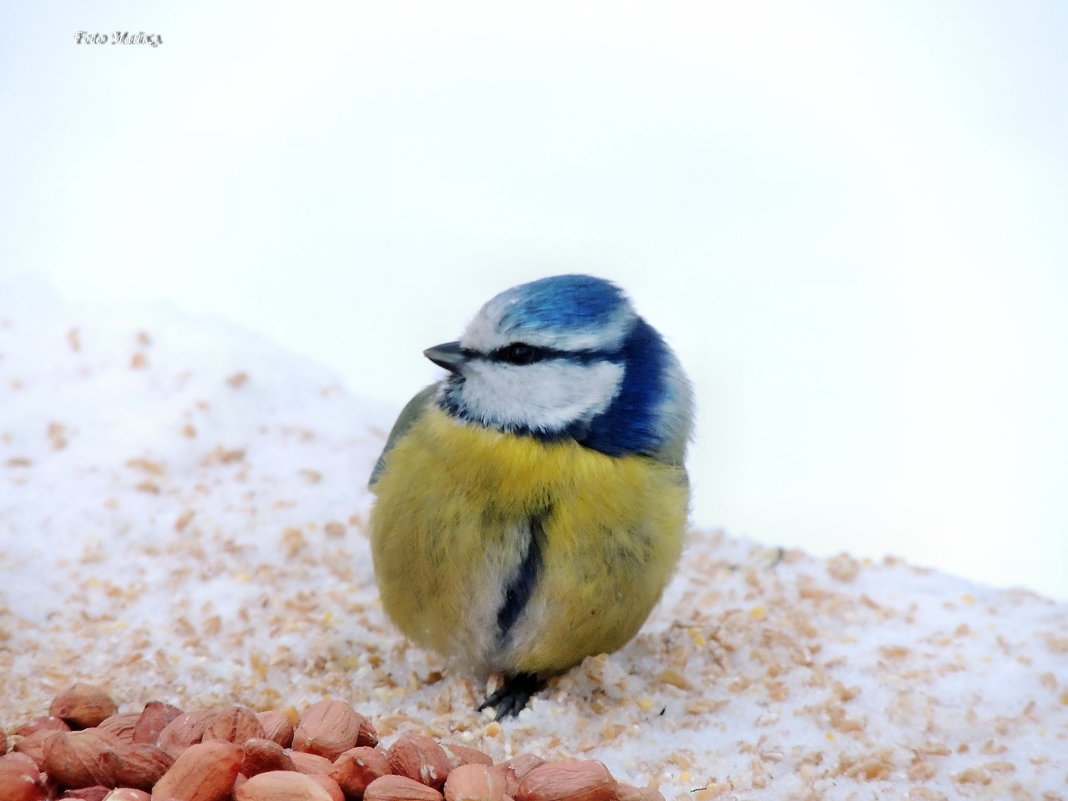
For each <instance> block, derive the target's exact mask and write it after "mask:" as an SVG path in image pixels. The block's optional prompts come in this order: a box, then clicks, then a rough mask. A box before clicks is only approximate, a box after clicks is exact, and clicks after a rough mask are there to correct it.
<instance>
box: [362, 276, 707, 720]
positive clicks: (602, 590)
mask: <svg viewBox="0 0 1068 801" xmlns="http://www.w3.org/2000/svg"><path fill="white" fill-rule="evenodd" d="M424 354H425V355H426V357H427V358H428V359H430V360H431V361H433V362H434V363H436V364H438V365H440V366H441V367H443V368H445V369H446V370H447V371H448V374H447V375H446V376H445V377H444V378H443V379H442V380H441V381H439V382H438V383H436V384H433V385H431V386H429V387H427V388H426V389H424V390H423V391H422V392H420V393H419V394H417V395H416V396H415V397H414V398H412V400H411V401H410V402H409V403H408V405H407V406H405V408H404V410H403V411H402V412H401V414H400V417H399V418H398V420H397V422H396V424H395V425H394V427H393V429H392V431H391V432H390V434H389V437H388V439H387V441H386V446H385V449H384V451H383V453H382V455H381V457H380V458H379V460H378V463H377V464H376V465H375V467H374V471H373V473H372V475H371V488H372V491H373V492H374V494H375V496H376V497H375V502H374V507H373V510H372V513H371V520H370V531H371V551H372V555H373V559H374V569H375V575H376V577H377V580H378V586H379V591H380V594H381V598H382V604H383V607H384V608H385V611H386V613H387V614H388V615H389V617H390V618H391V619H392V620H393V622H394V623H395V624H396V625H397V627H398V628H399V629H400V630H401V631H402V632H403V633H404V634H405V635H406V636H407V637H408V638H409V639H410V640H412V641H414V642H415V643H417V644H419V645H421V646H424V647H427V648H430V649H432V650H434V651H437V652H439V653H441V654H443V655H444V656H445V657H446V658H447V659H448V660H449V661H451V662H452V663H453V664H455V665H459V666H461V667H462V668H464V669H467V670H469V671H471V672H472V673H475V674H477V675H479V676H480V677H481V678H483V679H486V678H488V677H489V676H490V675H491V674H497V675H500V676H502V677H503V681H502V682H501V683H500V685H499V688H498V689H497V690H496V691H495V692H494V693H492V694H491V695H489V697H488V698H486V700H485V701H484V702H483V704H482V705H481V706H480V707H479V709H480V710H481V709H485V708H489V707H492V708H493V709H494V710H495V713H496V717H498V718H501V717H504V716H507V715H516V714H518V713H519V712H520V710H522V709H523V707H524V706H525V705H526V703H527V701H528V700H529V699H530V697H531V695H532V694H534V693H535V692H537V691H538V690H540V689H541V688H542V687H543V686H544V685H545V682H546V681H547V680H548V678H550V677H552V676H554V675H557V674H560V673H563V672H565V671H566V670H568V669H569V668H571V667H573V666H574V665H576V664H578V663H579V662H581V661H582V659H583V658H585V657H586V656H590V655H593V654H599V653H610V652H612V651H615V650H616V649H618V648H620V647H622V646H623V645H624V644H625V643H626V642H627V641H628V640H630V639H631V637H633V636H634V635H635V634H636V633H637V631H638V629H639V628H640V627H641V625H642V623H644V622H645V619H646V618H647V617H648V615H649V612H650V611H651V610H652V608H653V606H654V605H655V604H656V602H657V601H658V600H659V598H660V595H661V593H662V591H663V589H664V587H665V585H666V584H667V582H668V579H669V578H670V577H671V574H672V572H673V571H674V568H675V565H676V563H677V562H678V559H679V555H680V552H681V550H682V545H683V539H684V534H685V529H686V524H687V516H688V511H689V484H688V480H687V475H686V469H685V467H684V464H683V463H684V459H685V455H686V446H687V443H688V441H689V438H690V432H691V427H692V422H693V393H692V390H691V387H690V382H689V381H688V380H687V378H686V375H685V373H684V372H683V370H682V367H681V366H680V364H679V362H678V359H677V358H676V357H675V354H674V353H673V352H672V351H671V349H670V348H669V347H668V345H667V344H666V343H665V342H664V340H663V338H662V337H661V336H660V334H659V333H657V331H656V330H655V329H654V328H653V327H652V326H651V325H649V324H648V323H647V322H646V321H645V320H644V319H642V318H641V317H640V316H638V314H637V313H636V312H635V311H634V308H633V307H632V305H631V303H630V302H629V300H628V299H627V298H626V296H625V295H624V294H623V292H622V291H621V290H620V289H619V288H618V287H616V286H615V285H614V284H612V283H610V282H608V281H605V280H602V279H599V278H594V277H591V276H588V275H561V276H554V277H550V278H543V279H541V280H537V281H533V282H531V283H528V284H522V285H520V286H517V287H513V288H512V289H509V290H507V291H505V292H502V293H501V294H499V295H497V296H496V297H494V298H492V299H491V300H489V301H488V302H487V303H486V304H485V305H484V306H483V307H482V308H481V310H479V312H478V313H477V314H476V315H475V317H474V319H473V320H472V321H471V323H470V324H469V325H468V326H467V328H466V329H465V330H464V332H463V334H462V335H461V337H460V339H459V341H457V342H449V343H446V344H443V345H437V346H435V347H432V348H429V349H427V350H426V351H424Z"/></svg>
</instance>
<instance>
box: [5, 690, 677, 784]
mask: <svg viewBox="0 0 1068 801" xmlns="http://www.w3.org/2000/svg"><path fill="white" fill-rule="evenodd" d="M377 746H379V742H378V734H377V733H376V732H375V729H374V726H373V725H372V724H371V721H370V720H368V719H367V718H366V717H364V716H363V715H361V714H359V713H358V712H356V711H355V710H354V709H353V708H352V707H351V706H349V705H348V704H346V703H345V702H344V701H337V700H323V701H319V702H317V703H315V704H312V705H311V706H310V707H308V708H307V709H306V710H304V712H303V714H300V715H299V716H298V715H297V713H296V710H294V709H292V708H290V709H288V710H285V711H278V710H272V711H266V712H259V713H255V712H253V711H252V710H250V709H247V708H246V707H242V706H230V707H222V708H218V709H205V710H199V711H195V712H183V711H182V710H181V709H178V708H177V707H175V706H172V705H170V704H167V703H163V702H159V701H153V702H150V703H148V704H145V706H144V708H143V709H142V710H141V711H140V712H125V713H119V712H118V707H117V706H116V704H115V702H114V701H113V700H112V699H111V698H110V697H109V696H108V695H107V693H106V692H105V691H104V690H102V689H101V688H99V687H94V686H92V685H88V684H76V685H74V686H72V687H71V688H69V689H68V690H66V691H65V692H63V693H62V694H60V695H59V696H57V697H56V698H55V699H54V700H53V702H52V705H51V707H50V709H49V714H48V715H46V716H41V717H36V718H33V719H32V720H29V721H26V722H25V723H23V724H22V725H21V726H19V727H18V728H17V729H16V730H15V733H14V735H13V736H12V737H11V748H12V750H11V752H10V753H6V754H0V799H4V801H48V799H58V798H76V799H82V800H83V801H150V799H151V800H152V801H229V799H231V798H233V799H234V800H235V801H360V799H365V801H442V800H443V799H445V800H446V801H504V799H505V798H510V799H514V800H515V801H579V800H581V801H663V796H662V795H660V793H659V792H657V791H656V790H655V789H654V788H642V789H639V788H637V787H633V786H631V785H628V784H623V783H620V782H617V781H616V780H615V779H614V778H613V777H612V775H611V774H610V773H609V772H608V769H607V768H606V767H605V766H604V765H603V764H602V763H600V762H597V761H593V760H586V761H555V762H547V761H545V760H543V759H540V758H539V757H537V756H534V755H531V754H524V755H521V756H518V757H516V758H514V759H510V760H506V761H504V762H499V763H497V764H494V763H493V760H492V759H491V758H490V757H489V756H487V755H486V754H484V753H483V752H481V751H479V750H477V749H475V748H470V747H468V746H465V745H462V744H459V743H448V744H447V743H439V742H438V741H436V740H434V739H433V738H431V737H426V736H424V735H419V734H407V735H404V736H402V737H399V738H398V739H397V740H396V741H395V742H394V743H393V744H392V745H391V746H389V748H381V747H377ZM6 748H7V743H6V741H0V752H2V751H4V750H6Z"/></svg>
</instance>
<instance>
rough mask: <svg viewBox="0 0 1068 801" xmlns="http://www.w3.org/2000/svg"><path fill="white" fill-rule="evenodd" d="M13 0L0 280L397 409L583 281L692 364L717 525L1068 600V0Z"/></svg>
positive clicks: (705, 476) (2, 154) (698, 452)
mask: <svg viewBox="0 0 1068 801" xmlns="http://www.w3.org/2000/svg"><path fill="white" fill-rule="evenodd" d="M3 6H4V12H3V23H2V25H0V67H2V73H0V75H2V84H0V91H2V96H0V101H2V104H0V115H2V117H3V122H2V124H0V185H2V186H3V193H2V195H0V272H2V274H3V275H0V278H2V277H3V276H4V275H9V274H18V273H23V272H31V273H39V274H43V275H44V276H46V277H47V279H48V280H49V281H50V282H51V283H52V284H53V285H54V286H55V287H56V288H57V289H58V290H60V291H61V292H62V293H63V294H64V295H65V296H67V297H69V298H70V299H72V300H76V301H84V302H87V303H90V304H103V303H137V304H141V303H145V302H164V303H168V304H173V305H176V306H178V307H179V308H181V309H185V310H187V311H189V312H192V313H195V314H201V313H203V314H208V315H212V316H219V317H223V318H225V319H228V320H230V321H233V322H235V323H237V324H240V325H243V326H247V327H249V328H252V329H254V330H257V331H259V332H261V333H263V334H264V335H266V336H268V337H269V338H271V339H273V340H275V341H276V342H278V343H279V344H281V345H282V346H284V347H285V348H287V349H289V350H293V351H297V352H300V353H304V354H307V355H308V356H310V357H311V358H313V359H315V360H317V361H320V362H322V363H325V364H327V365H329V366H331V367H332V368H333V369H334V370H336V371H337V372H338V374H339V375H341V376H342V377H343V379H344V380H345V382H346V384H347V386H348V388H349V389H350V390H351V391H352V392H353V393H355V394H358V395H361V396H365V397H368V398H375V399H381V400H384V401H386V402H388V403H389V404H390V405H391V406H393V407H396V408H399V406H400V404H401V403H403V402H404V401H405V400H406V399H407V397H408V396H409V395H410V394H412V393H413V392H414V391H415V390H416V389H418V388H419V387H421V386H422V385H423V384H424V383H426V382H428V381H430V380H431V379H433V378H434V376H435V375H436V374H437V370H436V368H434V366H433V365H431V364H430V363H429V362H426V361H425V360H424V359H423V358H422V357H421V355H420V351H421V350H422V349H423V348H425V347H427V346H429V345H432V344H436V343H438V342H441V341H445V340H448V339H452V338H454V337H455V336H456V335H457V334H458V333H459V331H460V330H461V329H462V327H463V326H464V324H465V323H466V322H467V320H468V319H469V318H470V316H471V315H472V314H473V313H474V312H475V310H476V309H477V308H478V306H479V305H481V303H482V302H483V301H485V300H486V299H487V298H488V297H490V296H491V295H492V294H494V293H496V292H497V291H499V290H501V289H504V288H506V287H508V286H510V285H512V284H515V283H518V282H520V281H524V280H529V279H532V278H536V277H540V276H543V275H548V274H552V273H560V272H575V271H583V272H591V273H594V274H597V275H601V276H604V277H607V278H610V279H613V280H616V281H618V282H619V283H620V284H622V285H623V286H624V287H625V288H626V289H627V290H628V292H629V293H630V294H631V296H632V297H633V298H634V300H635V303H636V305H637V306H638V308H639V310H640V311H641V312H642V313H643V314H644V315H645V316H646V317H647V318H648V319H649V320H650V321H651V322H652V323H653V324H654V325H656V326H657V327H658V328H660V329H661V330H662V331H663V332H664V333H665V335H666V336H667V337H668V339H669V341H671V342H672V343H673V345H674V346H675V347H676V349H677V350H678V351H679V353H680V356H681V358H682V360H683V362H684V364H685V365H686V366H687V368H688V369H689V372H690V374H691V376H692V377H693V379H694V382H695V384H696V386H697V392H698V399H699V404H700V415H699V421H698V424H699V429H698V437H697V440H696V441H695V444H694V448H693V452H692V459H691V471H692V474H693V478H694V484H695V487H696V498H695V503H694V518H695V520H696V522H697V523H699V524H700V525H703V526H726V527H727V529H728V530H729V531H730V532H731V533H732V534H736V535H746V536H750V537H753V538H755V539H758V540H761V541H763V542H766V543H768V544H769V545H775V544H780V543H781V544H786V545H797V546H801V547H804V548H806V549H808V550H810V551H813V552H816V553H833V552H836V551H839V550H849V551H851V552H853V553H857V554H861V555H870V556H875V557H879V556H881V555H883V554H885V553H895V554H900V555H904V556H906V557H907V558H909V559H910V560H912V561H914V562H917V563H920V564H926V565H932V566H937V567H939V568H942V569H945V570H949V571H951V572H955V573H959V574H962V575H966V576H970V577H973V578H977V579H980V580H983V581H987V582H990V583H993V584H997V585H1013V584H1024V585H1027V586H1030V587H1032V588H1035V589H1039V590H1041V591H1042V592H1044V593H1046V594H1050V595H1053V596H1056V597H1059V598H1068V500H1066V496H1068V489H1066V488H1068V423H1066V410H1068V355H1066V348H1068V346H1066V343H1068V322H1066V320H1068V78H1066V75H1068V72H1066V67H1065V63H1066V62H1065V58H1066V57H1065V52H1068V4H1065V3H1061V2H1056V1H1054V2H1046V3H1041V2H1018V3H1017V2H1014V3H1006V2H963V0H961V1H960V2H944V3H929V2H919V0H917V1H916V2H894V3H885V4H876V3H855V2H841V3H823V2H816V3H805V4H800V3H788V2H781V3H779V2H769V3H759V4H758V3H728V2H705V3H697V2H694V3H683V2H667V3H656V4H653V3H648V4H642V3H629V2H587V3H574V2H567V3H565V2H538V3H526V4H511V3H502V2H485V3H469V2H458V3H441V2H425V3H384V2H374V3H369V2H356V3H344V4H343V3H338V4H336V5H333V4H325V3H315V2H313V3H287V4H279V5H272V4H270V3H247V4H234V3H227V4H214V3H213V4H203V5H197V4H176V3H168V4H162V3H158V4H151V3H141V2H138V3H134V2H126V3H123V2H96V3H91V4H75V3H67V2H55V3H44V4H37V3H33V4H31V3H22V4H16V3H14V2H4V4H3ZM116 30H122V31H130V32H131V33H134V34H136V33H138V32H140V31H144V32H145V33H153V34H159V35H160V36H162V40H163V44H162V45H161V46H160V47H156V48H153V47H151V46H149V45H148V44H142V45H112V44H110V43H108V44H105V45H84V44H83V45H78V44H75V37H76V34H77V32H78V31H86V32H88V33H102V34H104V35H105V36H108V37H110V35H111V34H112V33H113V32H114V31H116ZM3 391H4V389H3V388H2V387H0V403H2V393H3Z"/></svg>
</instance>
